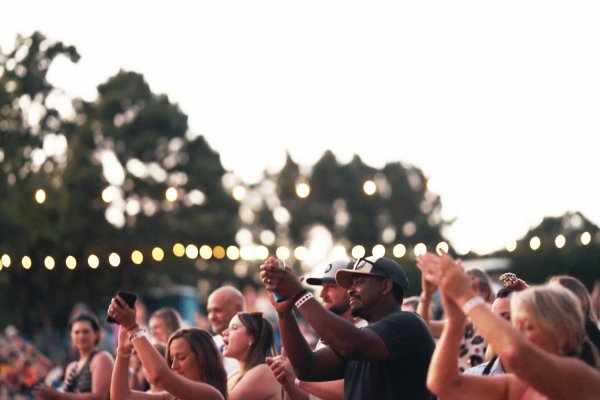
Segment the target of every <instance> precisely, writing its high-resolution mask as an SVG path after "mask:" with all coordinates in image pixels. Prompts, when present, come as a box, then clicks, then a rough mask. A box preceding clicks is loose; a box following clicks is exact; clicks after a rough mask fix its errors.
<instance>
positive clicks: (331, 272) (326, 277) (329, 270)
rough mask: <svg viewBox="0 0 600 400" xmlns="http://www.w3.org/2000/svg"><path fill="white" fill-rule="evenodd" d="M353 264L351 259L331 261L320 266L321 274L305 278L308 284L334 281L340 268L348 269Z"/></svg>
mask: <svg viewBox="0 0 600 400" xmlns="http://www.w3.org/2000/svg"><path fill="white" fill-rule="evenodd" d="M353 265H354V262H353V261H352V260H336V261H332V262H330V263H329V264H327V265H325V267H322V268H321V271H322V275H320V276H318V277H311V278H308V279H306V283H308V284H309V285H323V282H329V283H335V274H336V273H337V272H338V271H339V270H340V269H350V268H352V266H353Z"/></svg>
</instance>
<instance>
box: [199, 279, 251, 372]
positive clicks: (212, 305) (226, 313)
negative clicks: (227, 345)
mask: <svg viewBox="0 0 600 400" xmlns="http://www.w3.org/2000/svg"><path fill="white" fill-rule="evenodd" d="M206 310H207V312H208V322H209V323H210V326H211V328H212V330H213V332H214V333H215V335H214V336H213V339H214V341H215V343H216V344H217V348H218V349H219V351H222V349H223V337H222V336H221V334H222V333H223V331H224V330H225V329H227V327H228V326H229V321H231V319H232V318H233V317H234V316H235V315H236V314H237V313H238V312H240V311H245V310H246V300H245V299H244V295H243V294H242V293H241V292H240V291H239V290H237V289H236V288H234V287H233V286H223V287H220V288H218V289H216V290H214V291H213V292H212V293H211V294H210V296H208V304H207V306H206ZM223 364H224V366H225V371H227V375H228V376H229V375H230V374H231V373H233V372H236V371H237V370H238V369H239V367H240V366H239V363H238V362H237V360H235V359H233V358H230V357H224V358H223Z"/></svg>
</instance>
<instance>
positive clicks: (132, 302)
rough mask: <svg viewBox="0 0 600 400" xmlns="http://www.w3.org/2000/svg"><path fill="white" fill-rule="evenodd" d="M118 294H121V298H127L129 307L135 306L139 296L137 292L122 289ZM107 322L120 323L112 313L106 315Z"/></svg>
mask: <svg viewBox="0 0 600 400" xmlns="http://www.w3.org/2000/svg"><path fill="white" fill-rule="evenodd" d="M117 295H119V296H121V298H122V299H123V300H125V303H127V305H128V306H129V307H131V308H135V301H136V300H137V296H136V295H135V294H133V293H129V292H124V291H122V290H120V291H118V292H117ZM106 322H110V323H111V324H116V323H118V322H117V321H116V320H115V319H113V318H112V317H111V316H110V315H107V316H106Z"/></svg>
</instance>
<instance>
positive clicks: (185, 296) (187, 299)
mask: <svg viewBox="0 0 600 400" xmlns="http://www.w3.org/2000/svg"><path fill="white" fill-rule="evenodd" d="M143 300H144V302H145V303H146V307H147V309H148V315H150V314H152V313H153V312H154V311H156V310H158V309H159V308H161V307H173V308H174V309H176V310H177V311H178V312H179V314H181V318H182V319H183V320H184V321H185V322H187V323H188V324H190V325H193V324H194V323H195V319H196V312H198V310H199V303H200V301H199V299H198V293H197V291H196V288H195V287H193V286H184V285H178V286H172V287H169V288H168V289H163V288H153V289H151V290H150V291H149V292H148V295H147V296H146V297H145V298H144V299H143Z"/></svg>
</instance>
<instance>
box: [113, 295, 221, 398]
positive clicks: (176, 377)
mask: <svg viewBox="0 0 600 400" xmlns="http://www.w3.org/2000/svg"><path fill="white" fill-rule="evenodd" d="M107 313H108V316H110V317H111V318H113V319H114V320H115V321H117V322H118V323H119V325H120V329H119V339H118V345H117V360H116V362H115V367H114V369H113V375H112V383H111V387H110V398H111V399H112V400H122V399H153V398H154V399H165V396H166V397H167V398H175V399H181V400H186V399H190V400H191V399H203V400H212V399H214V400H224V399H227V376H226V374H225V369H224V368H223V361H222V358H221V354H220V353H219V351H218V350H217V347H216V345H215V343H214V341H213V340H212V336H211V335H210V334H209V333H208V332H207V331H205V330H203V329H197V328H190V329H179V330H178V331H176V332H175V333H174V334H172V335H171V337H170V338H169V340H168V342H167V352H166V356H165V358H166V360H165V358H163V357H162V356H161V354H160V353H159V352H158V351H157V350H156V349H155V348H154V347H153V346H152V344H151V343H150V340H149V339H148V335H147V334H146V331H145V330H144V329H142V328H140V327H139V326H138V324H137V323H136V322H135V310H134V309H133V308H132V307H130V306H128V305H127V304H126V302H125V301H124V299H123V298H122V297H121V296H117V297H115V298H113V299H112V301H111V303H110V306H109V307H108V312H107ZM133 349H135V351H136V353H137V356H138V357H139V359H140V361H141V362H142V366H143V368H144V369H145V371H146V373H147V375H148V381H149V382H150V383H151V384H152V385H156V386H158V387H160V388H162V389H163V390H164V392H163V393H159V394H149V393H143V392H138V391H133V390H131V389H130V388H129V382H128V376H127V375H128V367H129V359H130V357H131V354H132V351H133Z"/></svg>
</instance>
